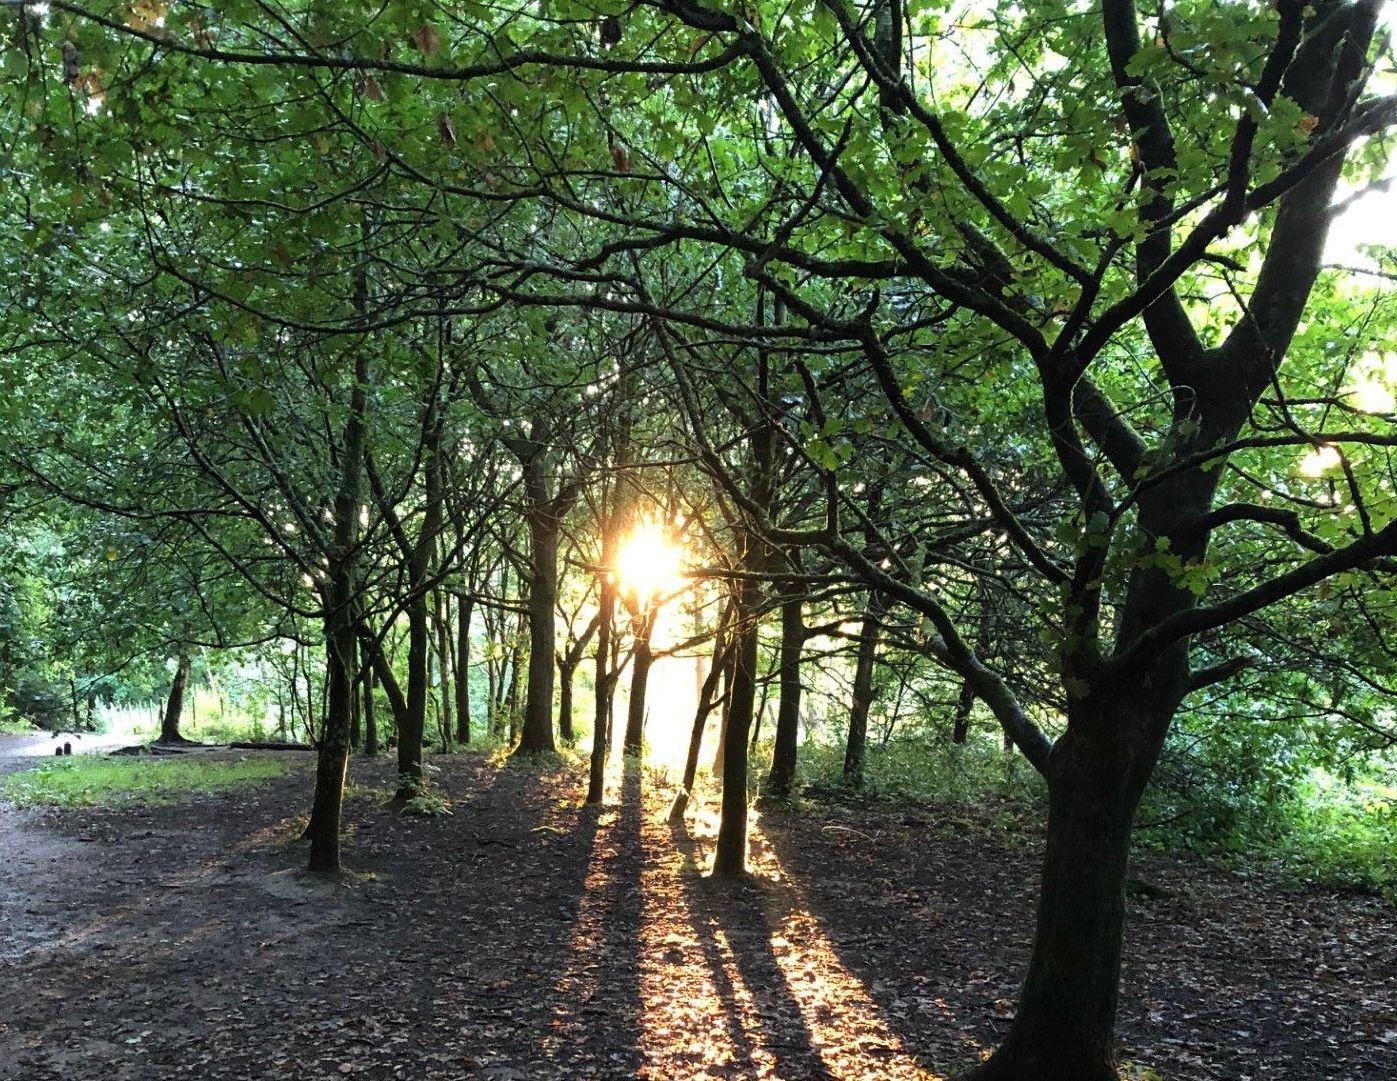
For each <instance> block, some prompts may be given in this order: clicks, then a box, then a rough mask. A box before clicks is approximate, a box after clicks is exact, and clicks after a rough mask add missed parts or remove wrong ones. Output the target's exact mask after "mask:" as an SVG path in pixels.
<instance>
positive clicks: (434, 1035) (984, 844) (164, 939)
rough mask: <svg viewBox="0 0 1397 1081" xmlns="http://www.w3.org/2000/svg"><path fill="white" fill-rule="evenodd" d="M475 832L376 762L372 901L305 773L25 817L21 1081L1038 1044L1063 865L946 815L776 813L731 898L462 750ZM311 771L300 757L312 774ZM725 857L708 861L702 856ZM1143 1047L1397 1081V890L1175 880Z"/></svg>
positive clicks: (490, 1070)
mask: <svg viewBox="0 0 1397 1081" xmlns="http://www.w3.org/2000/svg"><path fill="white" fill-rule="evenodd" d="M435 761H436V763H437V764H438V765H439V766H440V767H441V768H442V772H441V774H440V775H439V778H438V780H439V783H440V785H441V788H442V790H443V791H444V792H445V793H446V794H447V795H448V796H449V797H450V798H451V799H452V800H453V809H454V812H455V813H454V814H453V815H452V816H450V817H443V818H436V819H410V818H402V817H398V816H395V815H392V814H390V813H388V812H387V811H385V810H384V808H383V806H382V800H383V798H384V796H385V795H386V788H387V785H388V783H389V774H390V771H391V766H390V765H389V764H388V763H386V762H356V764H355V776H354V782H355V787H354V788H353V789H352V795H351V799H350V802H349V805H348V809H347V815H346V835H347V841H346V853H345V854H346V862H347V865H348V866H349V867H351V868H353V872H352V873H350V874H348V875H346V876H344V877H343V878H342V879H340V880H338V881H329V880H323V879H317V878H313V877H311V876H308V875H307V874H305V873H304V872H303V871H302V870H301V864H302V862H303V859H304V853H303V851H302V849H301V847H300V846H299V845H298V844H297V843H296V841H295V840H294V838H295V836H296V834H297V831H298V827H299V824H300V822H301V818H300V816H301V815H302V814H303V811H304V806H305V802H306V793H307V791H308V785H307V777H306V775H305V774H304V773H303V772H298V773H295V774H293V775H291V776H289V777H287V778H285V779H282V780H278V781H276V782H272V783H270V784H268V785H264V786H262V787H261V788H258V789H250V790H243V791H240V792H233V793H223V794H218V795H215V796H207V797H200V798H192V799H190V800H189V801H187V802H184V803H181V804H175V805H170V806H155V807H128V808H122V809H116V810H106V811H65V812H44V813H42V814H40V813H37V812H19V811H15V810H13V809H10V808H6V809H3V810H0V860H3V864H4V878H3V880H2V883H0V901H3V908H2V909H0V921H3V922H0V1078H3V1079H5V1081H58V1079H62V1081H88V1079H91V1081H97V1079H99V1078H101V1079H104V1081H105V1079H112V1081H136V1079H140V1081H146V1079H149V1081H156V1079H165V1078H179V1077H192V1078H200V1079H207V1081H225V1079H226V1081H233V1079H235V1078H236V1079H244V1078H252V1079H260V1078H296V1079H301V1078H317V1079H318V1078H332V1077H357V1078H365V1079H373V1081H378V1079H383V1081H387V1079H398V1078H402V1079H413V1081H446V1079H448V1078H450V1079H462V1078H466V1079H472V1078H480V1079H493V1081H526V1079H529V1081H532V1079H539V1081H543V1079H552V1078H559V1079H561V1078H578V1077H582V1078H586V1077H599V1078H631V1077H634V1078H644V1079H648V1081H661V1079H665V1081H669V1079H687V1078H693V1079H717V1078H732V1079H736V1078H768V1077H770V1078H783V1079H790V1081H809V1079H818V1081H838V1079H863V1078H870V1079H871V1078H879V1079H883V1078H889V1079H895V1081H902V1079H913V1078H934V1077H937V1076H940V1075H941V1074H942V1073H943V1072H944V1071H946V1070H949V1069H950V1068H952V1067H954V1066H957V1065H963V1064H965V1063H966V1062H967V1061H970V1060H973V1058H974V1057H975V1055H976V1054H977V1053H978V1052H979V1050H980V1049H981V1048H984V1047H987V1046H990V1045H991V1044H992V1043H993V1041H994V1040H995V1039H996V1038H997V1036H998V1035H999V1034H1000V1033H1002V1032H1003V1030H1004V1028H1005V1026H1006V1025H1007V1023H1008V1022H1007V1017H1008V1012H1009V1009H1010V1006H1011V1004H1012V999H1013V997H1014V992H1015V984H1016V981H1017V980H1018V978H1019V976H1020V973H1021V966H1022V964H1023V952H1024V944H1025V941H1026V939H1027V937H1028V930H1029V926H1028V920H1029V918H1030V913H1031V906H1032V891H1033V885H1034V881H1035V874H1034V872H1035V869H1036V867H1035V865H1036V860H1037V855H1036V852H1037V846H1036V842H1035V841H1034V840H1033V839H1032V838H1022V839H1018V840H1015V839H1013V838H1010V837H1007V836H1006V835H1005V834H1004V833H1003V832H1002V831H993V830H990V829H989V828H988V827H987V826H985V825H984V824H983V823H979V822H976V821H972V820H970V819H969V818H968V817H965V816H955V815H948V814H947V813H945V812H934V811H932V810H928V809H921V808H918V809H911V810H907V809H903V810H896V811H895V810H891V809H887V808H871V807H862V806H845V807H838V806H836V807H812V808H809V809H807V810H806V811H804V812H803V813H800V814H795V813H790V812H781V813H779V814H778V813H768V814H765V815H763V816H762V819H761V822H760V829H759V830H758V831H757V832H758V837H757V842H756V849H755V853H754V865H755V867H756V868H757V871H758V875H757V876H756V878H755V879H754V881H753V882H752V883H751V884H750V885H746V886H741V887H733V888H722V887H719V886H717V885H716V884H714V883H712V882H711V881H709V880H707V879H705V878H703V877H701V876H700V875H699V874H698V872H697V868H698V867H700V866H701V865H702V864H703V863H704V861H705V859H706V849H707V843H708V841H707V838H706V834H707V832H708V830H709V829H710V827H711V823H710V822H709V821H708V817H707V814H706V812H705V811H704V810H703V809H702V808H699V809H698V812H697V821H691V823H690V827H691V828H690V830H689V831H684V832H674V831H672V830H671V829H670V827H669V826H668V825H666V824H665V822H664V821H663V806H662V796H663V795H664V793H662V792H655V793H646V794H645V797H644V802H643V803H642V802H641V801H640V800H639V799H638V798H637V796H638V789H639V787H640V781H639V779H638V778H637V777H635V776H631V777H629V778H628V779H627V780H626V782H625V789H626V792H625V796H626V800H625V802H623V803H621V804H620V805H612V806H609V807H607V808H605V809H604V810H602V811H600V812H597V811H594V810H589V809H584V808H581V807H580V806H579V805H578V798H579V795H580V790H579V788H578V786H577V777H576V775H575V774H573V773H570V772H559V773H555V774H551V775H543V776H540V775H538V774H536V773H534V772H532V771H530V770H528V769H525V768H517V767H509V768H504V769H496V768H494V767H493V766H491V765H489V764H488V763H487V762H486V761H485V760H484V759H482V758H479V757H474V756H471V757H459V758H438V759H436V760H435ZM306 768H308V763H302V762H301V761H299V760H298V762H297V769H298V771H300V770H305V769H306ZM690 833H692V834H693V835H694V839H693V840H690V837H689V834H690ZM1139 873H1140V874H1141V875H1142V877H1145V878H1147V879H1148V880H1150V881H1153V882H1159V883H1167V884H1168V885H1169V886H1170V890H1171V892H1170V894H1169V895H1168V896H1165V897H1160V898H1156V899H1153V900H1146V901H1132V902H1131V913H1130V931H1129V938H1128V943H1127V966H1128V967H1127V971H1126V976H1125V987H1126V993H1125V996H1124V998H1123V1001H1122V1005H1121V1031H1122V1039H1123V1044H1124V1048H1123V1053H1124V1057H1125V1058H1126V1059H1127V1060H1129V1061H1132V1062H1134V1063H1137V1064H1141V1065H1148V1066H1151V1067H1153V1068H1155V1069H1157V1070H1158V1071H1159V1072H1160V1074H1161V1075H1162V1076H1163V1077H1165V1078H1167V1079H1169V1081H1181V1079H1191V1078H1229V1079H1240V1078H1243V1077H1246V1078H1251V1079H1253V1081H1255V1079H1260V1078H1276V1079H1280V1078H1286V1079H1288V1081H1289V1079H1319V1078H1334V1079H1337V1078H1341V1077H1342V1078H1345V1079H1356V1081H1379V1079H1384V1081H1385V1079H1388V1078H1391V1077H1393V1076H1397V1031H1394V1029H1397V1022H1395V1021H1394V1019H1395V1018H1397V931H1395V930H1394V920H1393V915H1394V913H1393V911H1392V909H1391V908H1390V907H1385V906H1383V905H1381V904H1379V903H1377V902H1375V901H1372V900H1369V899H1363V898H1352V897H1340V896H1335V895H1331V894H1315V893H1286V892H1284V891H1281V890H1280V889H1279V888H1278V887H1277V886H1276V885H1275V884H1274V883H1268V882H1264V881H1262V880H1260V879H1255V878H1242V877H1238V876H1236V875H1233V874H1225V873H1221V872H1218V871H1215V870H1208V869H1205V868H1200V867H1198V866H1195V865H1191V864H1190V865H1184V866H1176V865H1162V864H1159V863H1153V864H1150V863H1148V862H1146V864H1145V865H1144V866H1143V868H1142V869H1141V870H1140V872H1139Z"/></svg>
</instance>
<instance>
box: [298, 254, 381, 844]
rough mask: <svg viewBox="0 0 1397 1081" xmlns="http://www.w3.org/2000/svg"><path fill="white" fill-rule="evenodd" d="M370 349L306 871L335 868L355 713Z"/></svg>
mask: <svg viewBox="0 0 1397 1081" xmlns="http://www.w3.org/2000/svg"><path fill="white" fill-rule="evenodd" d="M356 288H357V290H358V291H359V296H358V299H359V300H360V302H361V303H360V309H361V310H363V306H364V304H365V303H366V290H367V288H368V284H367V276H366V275H365V274H363V273H361V274H360V276H359V278H358V282H357V285H356ZM368 355H369V354H368V350H366V349H361V350H358V351H357V353H356V355H355V361H354V382H353V385H352V389H351V390H350V393H349V415H348V416H347V418H346V419H345V425H344V446H343V448H342V451H341V456H340V462H341V466H340V469H341V472H340V480H339V487H338V489H337V490H336V492H335V502H334V547H333V550H332V551H330V552H328V553H327V555H328V557H329V558H328V567H327V571H328V583H327V586H326V588H325V590H324V591H323V593H322V594H321V603H322V604H323V605H324V617H323V618H324V625H325V685H326V686H325V691H326V708H325V719H324V724H323V726H322V731H321V733H320V742H319V745H318V746H317V749H316V759H315V795H314V798H313V800H312V802H311V811H310V823H309V825H307V827H306V834H307V836H308V837H309V838H310V869H311V870H312V871H322V872H333V871H338V870H339V869H340V813H341V810H342V807H343V804H344V778H345V771H346V770H347V768H348V765H349V724H350V714H351V713H352V712H353V709H354V702H353V700H354V645H355V638H356V636H357V633H358V628H357V622H358V621H357V619H356V607H355V593H356V586H357V583H356V581H355V569H354V568H355V553H356V551H357V549H358V533H359V512H360V490H361V487H362V469H363V461H364V438H365V430H366V427H367V413H368V385H369V361H368Z"/></svg>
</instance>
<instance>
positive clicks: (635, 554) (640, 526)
mask: <svg viewBox="0 0 1397 1081" xmlns="http://www.w3.org/2000/svg"><path fill="white" fill-rule="evenodd" d="M683 565H684V549H683V548H682V547H681V546H680V545H678V544H676V543H675V542H674V540H673V539H672V537H671V536H670V530H669V529H667V528H666V527H665V525H664V523H663V522H660V521H658V520H657V519H654V518H648V517H647V518H642V519H640V520H639V521H637V522H636V524H635V525H634V526H632V527H631V529H630V531H629V532H627V533H626V534H625V536H623V537H622V538H621V542H620V545H619V546H618V547H617V551H616V580H617V584H618V585H619V587H620V589H621V592H622V593H623V594H624V595H625V596H627V597H629V598H631V599H632V600H635V601H637V602H639V603H643V604H649V603H651V602H653V601H655V600H658V599H662V598H665V597H668V596H669V595H670V594H672V593H678V592H679V591H680V590H682V589H684V587H685V586H686V585H687V584H688V581H687V579H686V578H685V577H684V573H683Z"/></svg>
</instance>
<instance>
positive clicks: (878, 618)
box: [844, 594, 889, 788]
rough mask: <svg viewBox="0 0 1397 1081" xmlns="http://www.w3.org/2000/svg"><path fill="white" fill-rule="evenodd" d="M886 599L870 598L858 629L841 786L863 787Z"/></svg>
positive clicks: (886, 609)
mask: <svg viewBox="0 0 1397 1081" xmlns="http://www.w3.org/2000/svg"><path fill="white" fill-rule="evenodd" d="M888 604H889V601H888V598H887V597H885V596H884V595H882V594H874V595H873V596H872V597H871V598H870V599H869V602H868V610H867V611H866V612H865V613H864V617H863V626H862V627H861V628H860V629H859V653H858V661H857V663H856V665H855V668H854V695H853V701H852V702H851V703H850V706H849V735H848V739H847V741H846V742H845V745H844V783H845V784H848V785H850V786H851V787H853V788H862V787H863V765H864V759H865V757H866V756H867V751H868V711H869V709H870V707H871V706H872V705H873V669H874V665H875V664H876V663H877V660H878V631H879V629H880V628H881V627H882V625H883V616H884V615H886V614H887V611H888Z"/></svg>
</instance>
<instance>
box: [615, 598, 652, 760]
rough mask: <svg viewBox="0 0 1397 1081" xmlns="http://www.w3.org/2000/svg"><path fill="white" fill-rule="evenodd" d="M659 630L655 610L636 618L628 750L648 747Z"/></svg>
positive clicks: (624, 746) (625, 748)
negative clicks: (653, 642) (648, 706)
mask: <svg viewBox="0 0 1397 1081" xmlns="http://www.w3.org/2000/svg"><path fill="white" fill-rule="evenodd" d="M654 633H655V613H653V612H650V611H646V612H644V613H643V614H642V615H640V616H639V617H638V619H637V622H636V634H635V648H634V650H633V652H632V653H631V693H630V701H629V702H628V703H627V708H626V738H625V742H624V743H623V744H622V745H621V750H622V752H623V753H624V754H640V753H641V751H642V750H643V749H644V747H645V695H646V693H647V689H648V688H649V685H650V668H651V666H652V665H653V664H654V663H655V655H654V653H653V652H652V651H651V649H650V639H651V637H652V636H653V635H654Z"/></svg>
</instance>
